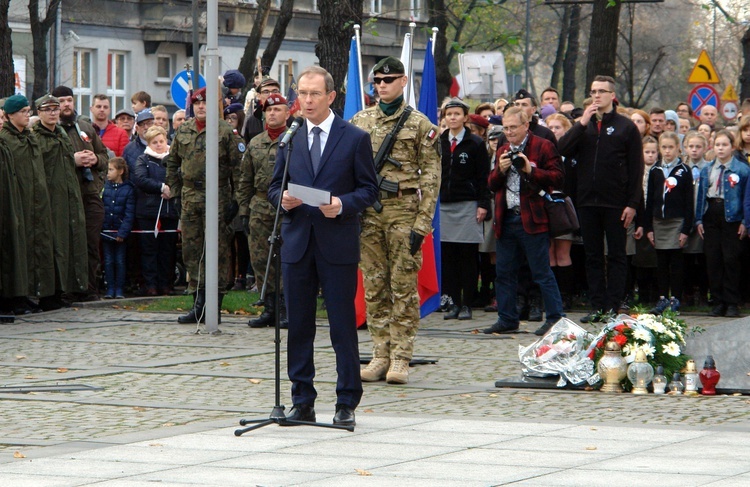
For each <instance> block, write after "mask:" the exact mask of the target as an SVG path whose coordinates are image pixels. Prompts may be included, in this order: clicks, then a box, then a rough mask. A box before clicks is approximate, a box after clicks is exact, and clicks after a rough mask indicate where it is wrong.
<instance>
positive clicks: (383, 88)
mask: <svg viewBox="0 0 750 487" xmlns="http://www.w3.org/2000/svg"><path fill="white" fill-rule="evenodd" d="M373 73H374V76H375V78H374V80H375V83H374V84H375V89H377V90H378V94H379V95H380V103H379V104H378V105H376V106H374V107H372V108H368V109H366V110H363V111H361V112H359V113H357V114H356V115H355V116H354V118H353V119H352V123H353V124H354V125H356V126H358V127H359V128H361V129H363V130H365V131H366V132H369V134H370V138H371V139H372V149H373V152H374V154H376V155H377V153H378V150H379V149H380V146H381V144H382V143H383V141H384V139H385V137H386V136H387V135H388V134H389V133H391V132H392V131H393V128H394V126H395V125H396V124H397V123H398V121H399V119H400V117H401V115H402V113H403V112H404V110H405V109H406V107H407V104H406V102H405V101H404V96H403V94H404V87H405V86H406V83H407V81H408V80H407V76H406V75H405V73H404V65H403V64H402V63H401V61H399V60H398V59H396V58H393V57H387V58H385V59H383V60H382V61H380V62H379V63H378V64H377V65H375V67H374V68H373ZM390 157H391V158H392V159H393V160H395V161H396V162H397V163H398V164H400V167H399V165H398V164H394V163H391V162H388V163H386V164H385V165H384V166H383V168H382V169H381V170H380V176H382V177H383V178H385V179H386V180H387V181H389V182H391V183H397V185H398V191H395V192H391V191H384V190H383V188H382V187H381V191H380V202H381V204H382V206H383V210H382V212H381V213H378V212H376V211H375V210H374V209H373V208H368V209H367V210H366V211H365V212H364V214H363V217H362V221H363V223H362V236H361V241H362V261H361V262H360V268H361V270H362V274H363V276H364V287H365V302H366V303H367V324H368V329H369V331H370V335H371V336H372V339H373V359H372V361H371V362H370V363H369V364H368V365H367V367H365V368H363V369H362V371H361V376H362V380H363V381H367V382H372V381H379V380H383V379H386V381H387V382H388V383H391V384H406V383H407V382H408V380H409V362H410V361H411V358H412V354H413V352H414V339H415V337H416V334H417V329H418V327H419V295H418V293H417V273H418V272H419V269H420V268H421V266H422V254H421V245H422V241H423V240H424V237H425V236H426V235H427V234H428V233H429V232H431V231H432V218H433V216H434V213H435V205H436V202H437V198H438V195H439V191H440V143H439V137H438V129H437V127H435V126H434V125H433V124H432V123H431V122H430V121H429V119H428V118H427V117H426V116H425V115H424V114H422V113H420V112H418V111H416V110H414V111H412V112H411V113H410V114H409V116H408V118H407V119H406V122H405V124H404V126H403V128H402V129H401V130H400V131H399V132H398V134H397V135H396V143H395V145H394V146H393V149H392V151H391V153H390ZM381 186H382V185H381Z"/></svg>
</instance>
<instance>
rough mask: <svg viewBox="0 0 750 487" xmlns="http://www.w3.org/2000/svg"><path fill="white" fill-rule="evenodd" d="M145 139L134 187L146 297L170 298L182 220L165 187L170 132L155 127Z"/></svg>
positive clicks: (137, 164)
mask: <svg viewBox="0 0 750 487" xmlns="http://www.w3.org/2000/svg"><path fill="white" fill-rule="evenodd" d="M144 138H145V139H146V142H147V143H148V147H146V150H145V151H144V153H143V154H141V155H140V156H139V157H138V160H137V161H136V164H135V175H134V176H133V183H134V184H135V187H136V188H137V194H138V205H137V207H138V210H137V211H136V218H138V226H139V227H140V228H141V229H143V230H144V232H145V233H142V234H141V265H142V271H143V279H144V280H145V281H146V295H148V296H156V295H159V294H169V293H170V292H171V289H172V284H171V283H172V281H173V277H172V276H173V273H174V261H175V254H176V252H177V234H176V233H175V230H176V229H177V221H178V218H179V217H178V215H177V209H176V208H175V202H174V200H170V199H169V198H170V197H171V193H170V189H169V186H167V185H166V184H165V183H164V180H165V179H166V176H167V167H166V164H165V163H166V157H167V155H168V154H169V146H168V145H167V132H166V131H165V130H164V129H163V128H161V127H156V126H154V127H151V128H150V129H148V130H147V131H146V133H145V134H144ZM152 230H153V231H152ZM154 232H156V233H154Z"/></svg>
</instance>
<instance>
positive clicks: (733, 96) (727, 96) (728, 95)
mask: <svg viewBox="0 0 750 487" xmlns="http://www.w3.org/2000/svg"><path fill="white" fill-rule="evenodd" d="M721 99H722V100H723V101H737V100H739V99H740V97H739V96H737V92H736V91H734V85H727V88H726V89H725V90H724V93H723V94H722V95H721Z"/></svg>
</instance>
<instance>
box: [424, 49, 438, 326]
mask: <svg viewBox="0 0 750 487" xmlns="http://www.w3.org/2000/svg"><path fill="white" fill-rule="evenodd" d="M418 108H419V111H420V112H422V113H424V114H425V115H426V116H427V118H429V119H430V122H432V123H433V124H435V125H437V124H438V99H437V78H436V76H435V58H434V56H433V55H432V39H430V40H429V41H427V50H426V51H425V56H424V68H423V69H422V89H421V90H420V92H419V107H418ZM432 228H433V231H432V239H429V238H425V241H424V243H423V244H422V256H423V259H422V269H421V270H420V271H419V273H420V275H419V278H420V280H424V285H422V286H421V287H422V288H424V289H425V290H427V289H430V288H431V289H430V291H428V292H425V293H424V294H423V295H422V296H420V307H419V314H420V316H421V317H422V318H424V317H425V316H427V315H429V314H430V313H432V312H433V311H436V310H437V309H438V308H439V307H440V291H441V290H442V283H441V275H440V270H441V269H440V200H439V199H438V202H437V205H436V206H435V216H434V217H433V218H432ZM427 245H430V246H432V248H431V249H427V248H425V246H427ZM430 254H432V255H433V256H434V257H433V258H432V259H430V258H429V255H430ZM428 265H429V266H434V270H433V269H426V268H425V267H426V266H428ZM433 273H434V274H433ZM430 275H434V276H435V277H434V278H433V279H436V280H437V283H436V284H437V286H431V285H429V284H428V283H429V282H430V281H431V280H432V279H430ZM435 288H437V289H435Z"/></svg>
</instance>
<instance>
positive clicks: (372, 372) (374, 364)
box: [359, 357, 391, 382]
mask: <svg viewBox="0 0 750 487" xmlns="http://www.w3.org/2000/svg"><path fill="white" fill-rule="evenodd" d="M390 365H391V361H390V360H389V359H388V357H373V358H372V360H371V361H370V363H369V364H367V367H365V368H364V369H362V370H360V372H359V374H360V376H361V377H362V380H363V381H365V382H377V381H379V380H383V379H385V375H386V373H387V372H388V366H390Z"/></svg>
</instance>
